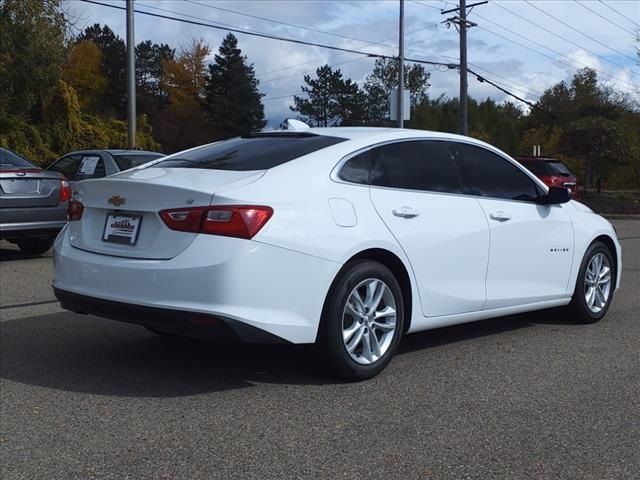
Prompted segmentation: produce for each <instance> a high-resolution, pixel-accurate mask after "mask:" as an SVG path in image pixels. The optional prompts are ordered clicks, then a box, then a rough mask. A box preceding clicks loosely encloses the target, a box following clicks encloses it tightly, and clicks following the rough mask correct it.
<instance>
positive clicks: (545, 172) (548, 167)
mask: <svg viewBox="0 0 640 480" xmlns="http://www.w3.org/2000/svg"><path fill="white" fill-rule="evenodd" d="M515 159H516V160H518V161H519V162H520V163H521V164H522V165H523V166H524V167H525V168H526V169H527V170H529V171H530V172H531V173H533V174H534V175H535V176H536V177H538V178H539V179H540V180H542V181H543V182H544V183H545V185H547V186H549V187H566V188H568V189H569V191H570V192H571V196H572V197H573V198H576V199H578V198H580V192H579V191H578V179H577V177H576V176H575V175H574V174H573V173H571V170H569V168H568V167H567V166H566V165H565V164H564V163H562V162H561V161H560V160H558V159H555V158H549V157H530V156H522V155H520V156H517V157H515Z"/></svg>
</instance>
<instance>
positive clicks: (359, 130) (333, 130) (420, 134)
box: [265, 127, 483, 143]
mask: <svg viewBox="0 0 640 480" xmlns="http://www.w3.org/2000/svg"><path fill="white" fill-rule="evenodd" d="M283 131H284V132H287V130H283ZM289 131H291V130H289ZM294 131H295V132H299V133H311V134H315V135H327V136H330V137H339V138H345V139H347V140H357V139H361V138H374V137H388V136H390V135H393V134H396V135H398V138H414V137H415V138H425V137H429V138H441V139H447V140H464V141H471V142H474V143H483V142H482V141H480V140H476V139H474V138H470V137H465V136H463V135H457V134H455V133H448V132H436V131H433V130H416V129H412V128H390V127H311V128H307V129H301V130H294ZM265 133H270V132H265Z"/></svg>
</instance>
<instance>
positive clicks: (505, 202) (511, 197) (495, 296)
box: [454, 142, 573, 309]
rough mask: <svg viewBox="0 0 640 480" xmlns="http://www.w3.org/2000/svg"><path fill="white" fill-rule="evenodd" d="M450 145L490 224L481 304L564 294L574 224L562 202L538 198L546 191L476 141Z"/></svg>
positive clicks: (496, 305) (501, 304)
mask: <svg viewBox="0 0 640 480" xmlns="http://www.w3.org/2000/svg"><path fill="white" fill-rule="evenodd" d="M454 146H455V148H456V150H457V155H458V161H459V163H460V166H461V170H462V171H463V175H465V176H466V178H467V179H468V182H469V184H470V186H471V188H472V193H473V194H474V195H477V198H478V199H479V202H480V205H481V206H482V209H483V211H484V214H485V215H486V218H487V221H488V222H489V227H490V233H491V249H490V252H489V269H488V271H487V303H486V305H485V309H492V308H500V307H508V306H514V305H522V304H527V303H533V302H540V301H545V300H553V299H558V298H561V297H564V296H566V291H567V283H568V281H569V274H570V271H571V264H572V257H573V225H572V223H571V219H570V217H569V215H568V214H567V213H566V212H565V211H564V209H563V206H562V205H543V204H542V203H540V198H541V196H542V195H543V194H544V193H545V191H544V190H543V189H542V188H541V187H540V186H538V185H537V184H536V183H535V182H534V181H533V179H532V178H531V177H530V176H529V175H528V174H526V173H525V172H524V171H523V170H522V169H521V168H520V167H518V166H517V165H516V164H515V162H512V161H510V160H509V159H508V158H506V157H503V156H501V155H499V154H498V153H496V152H494V151H491V150H489V149H487V148H484V147H481V146H478V145H472V144H469V143H461V142H456V143H455V144H454Z"/></svg>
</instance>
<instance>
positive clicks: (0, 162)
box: [0, 147, 35, 170]
mask: <svg viewBox="0 0 640 480" xmlns="http://www.w3.org/2000/svg"><path fill="white" fill-rule="evenodd" d="M16 167H17V168H35V165H33V164H32V163H31V162H29V161H27V160H25V159H24V158H22V157H21V156H20V155H18V154H17V153H13V152H12V151H10V150H7V149H6V148H2V147H0V169H3V170H7V169H12V168H16Z"/></svg>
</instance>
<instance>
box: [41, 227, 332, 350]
mask: <svg viewBox="0 0 640 480" xmlns="http://www.w3.org/2000/svg"><path fill="white" fill-rule="evenodd" d="M68 237H69V233H68V231H65V232H63V234H62V235H60V236H59V237H58V238H57V239H56V242H55V244H54V265H55V269H54V278H53V287H54V289H55V290H56V294H57V295H58V294H59V295H60V301H61V303H62V305H63V307H65V308H68V309H69V310H74V311H79V312H86V313H91V314H94V315H98V316H102V317H106V318H114V319H116V320H121V321H126V322H131V323H138V324H142V325H147V326H151V327H152V328H154V325H153V324H152V323H150V322H152V321H153V320H154V316H155V315H157V317H158V319H159V320H158V321H160V322H161V323H162V325H158V326H155V328H158V329H163V330H164V329H167V330H171V331H176V330H179V331H193V330H194V327H195V330H197V332H196V333H198V332H201V331H202V329H206V328H207V323H211V324H215V323H222V324H224V325H227V326H230V327H229V328H231V330H233V331H234V332H235V334H236V336H238V337H240V338H243V339H247V340H249V341H251V338H253V337H258V336H256V335H253V334H246V333H244V330H243V333H242V334H240V333H238V332H239V331H240V330H242V329H241V328H240V327H238V325H240V324H244V325H246V326H247V327H252V328H253V329H257V330H261V331H263V332H265V333H266V334H269V335H271V336H275V337H279V338H280V339H282V340H285V341H288V342H291V343H312V342H314V341H315V338H316V334H317V330H318V324H319V320H320V315H321V312H322V307H323V304H324V300H325V296H326V293H327V291H328V290H329V287H330V285H331V282H332V281H333V279H334V277H335V275H336V274H337V272H338V270H339V269H340V267H341V265H340V264H338V263H335V262H331V261H328V260H324V259H320V258H317V257H313V256H310V255H305V254H301V253H297V252H293V251H291V250H287V249H283V248H279V247H274V246H271V245H266V244H263V243H259V242H255V241H249V240H241V239H235V238H229V237H219V236H213V235H198V237H197V238H196V239H195V240H194V241H193V242H192V244H191V245H190V246H189V247H187V248H186V249H185V250H184V251H183V252H182V253H180V254H179V255H177V256H176V257H174V258H172V259H169V260H146V259H135V258H123V257H114V256H109V255H102V254H97V253H92V252H87V251H84V250H80V249H78V248H75V247H73V246H71V244H70V242H69V238H68ZM59 292H63V293H59ZM160 319H161V320H160ZM200 327H202V328H200ZM210 328H211V329H214V326H210ZM253 341H255V340H253Z"/></svg>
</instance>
